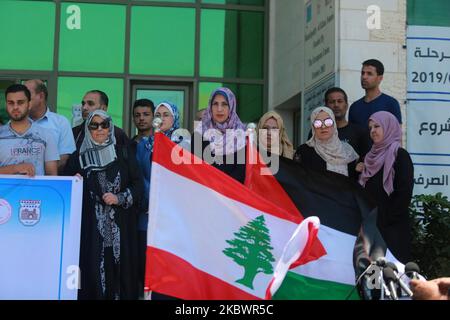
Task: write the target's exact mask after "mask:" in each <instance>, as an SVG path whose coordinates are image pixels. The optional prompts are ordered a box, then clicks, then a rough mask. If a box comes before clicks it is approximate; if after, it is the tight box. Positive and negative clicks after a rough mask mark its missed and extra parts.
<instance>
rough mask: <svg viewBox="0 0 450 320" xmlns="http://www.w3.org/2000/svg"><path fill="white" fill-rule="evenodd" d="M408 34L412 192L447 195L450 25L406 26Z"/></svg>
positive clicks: (449, 167)
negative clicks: (412, 168)
mask: <svg viewBox="0 0 450 320" xmlns="http://www.w3.org/2000/svg"><path fill="white" fill-rule="evenodd" d="M407 38H408V44H407V46H408V110H407V114H408V120H407V123H408V132H407V140H408V148H407V149H408V151H409V152H410V154H411V157H412V160H413V163H414V193H415V194H434V193H437V192H442V193H443V194H444V195H447V196H450V189H449V187H448V177H449V175H450V147H449V141H450V28H443V27H427V26H409V27H408V37H407Z"/></svg>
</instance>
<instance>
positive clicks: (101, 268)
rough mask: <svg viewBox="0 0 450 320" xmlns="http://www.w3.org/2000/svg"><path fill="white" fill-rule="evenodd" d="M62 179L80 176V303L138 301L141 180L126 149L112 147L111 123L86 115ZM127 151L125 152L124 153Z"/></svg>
mask: <svg viewBox="0 0 450 320" xmlns="http://www.w3.org/2000/svg"><path fill="white" fill-rule="evenodd" d="M84 130H85V137H84V140H83V142H82V144H81V148H80V150H79V151H75V153H73V154H72V155H71V156H70V158H69V160H68V162H67V165H66V168H65V174H66V175H74V174H79V175H81V176H83V208H82V222H81V244H80V270H81V274H80V279H81V288H80V290H79V292H78V298H79V299H83V300H84V299H89V300H92V299H101V300H103V299H108V300H110V299H113V300H117V299H137V297H138V286H137V284H138V282H137V281H138V279H137V271H138V270H137V236H138V234H137V213H136V210H135V206H134V205H135V204H136V203H138V202H139V196H140V195H141V194H142V192H143V185H142V178H141V174H140V171H139V170H136V167H137V162H136V159H135V156H134V154H133V153H132V152H131V149H127V150H125V149H123V148H127V147H121V149H119V148H117V147H116V141H115V138H114V126H113V123H112V119H111V117H110V116H109V115H108V114H107V113H106V112H105V111H103V110H96V111H93V112H91V113H90V114H89V116H88V119H87V120H86V122H85V128H84ZM128 148H129V147H128Z"/></svg>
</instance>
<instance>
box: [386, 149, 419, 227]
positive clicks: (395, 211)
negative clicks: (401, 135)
mask: <svg viewBox="0 0 450 320" xmlns="http://www.w3.org/2000/svg"><path fill="white" fill-rule="evenodd" d="M394 170H395V174H394V191H393V192H392V194H391V195H390V197H389V198H390V203H389V212H390V214H389V223H397V222H400V221H401V220H403V219H405V214H406V213H407V212H408V208H409V204H410V202H411V197H412V191H413V187H414V166H413V164H412V161H411V157H410V156H409V153H408V152H407V151H406V150H404V149H399V150H398V153H397V158H396V160H395V163H394ZM406 218H407V217H406Z"/></svg>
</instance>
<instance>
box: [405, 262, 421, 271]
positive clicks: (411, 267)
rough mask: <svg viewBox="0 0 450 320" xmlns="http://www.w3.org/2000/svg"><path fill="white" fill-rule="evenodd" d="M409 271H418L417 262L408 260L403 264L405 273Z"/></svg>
mask: <svg viewBox="0 0 450 320" xmlns="http://www.w3.org/2000/svg"><path fill="white" fill-rule="evenodd" d="M409 272H417V273H419V272H420V268H419V266H418V265H417V263H415V262H408V263H407V264H405V273H409Z"/></svg>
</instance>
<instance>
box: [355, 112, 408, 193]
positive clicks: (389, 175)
mask: <svg viewBox="0 0 450 320" xmlns="http://www.w3.org/2000/svg"><path fill="white" fill-rule="evenodd" d="M370 120H372V121H373V122H375V123H377V124H379V125H380V126H381V128H383V133H384V138H383V140H382V141H380V142H378V143H374V144H373V145H372V149H370V151H369V152H368V153H367V155H366V156H365V158H364V171H363V172H362V173H361V175H360V177H359V183H360V184H361V185H362V186H365V185H366V182H367V180H369V178H370V177H373V176H374V175H375V174H376V173H377V172H378V171H379V170H380V169H381V167H383V188H384V190H385V191H386V193H387V194H388V195H390V194H391V193H392V192H393V191H394V175H395V172H394V162H395V158H396V157H397V152H398V148H400V146H401V139H402V129H401V127H400V123H399V122H398V120H397V118H396V117H395V116H394V115H393V114H391V113H390V112H387V111H379V112H376V113H374V114H372V115H371V116H370V118H369V121H370Z"/></svg>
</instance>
